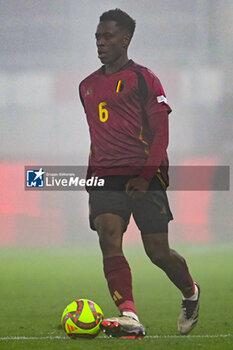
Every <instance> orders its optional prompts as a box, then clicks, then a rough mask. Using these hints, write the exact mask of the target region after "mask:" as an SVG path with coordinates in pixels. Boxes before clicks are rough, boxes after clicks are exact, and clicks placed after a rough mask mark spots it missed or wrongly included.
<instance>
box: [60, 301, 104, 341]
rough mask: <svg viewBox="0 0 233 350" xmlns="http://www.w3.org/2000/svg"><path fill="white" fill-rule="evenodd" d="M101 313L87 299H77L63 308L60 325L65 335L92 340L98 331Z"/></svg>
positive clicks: (94, 304)
mask: <svg viewBox="0 0 233 350" xmlns="http://www.w3.org/2000/svg"><path fill="white" fill-rule="evenodd" d="M102 320H103V312H102V310H101V308H100V307H99V305H97V304H96V303H95V302H94V301H91V300H88V299H77V300H74V301H73V302H72V303H71V304H69V305H67V307H66V308H65V310H64V312H63V314H62V318H61V324H62V327H63V329H64V331H65V332H66V334H67V335H68V336H69V337H71V338H73V339H75V338H94V337H96V336H97V335H98V333H99V331H100V323H101V321H102Z"/></svg>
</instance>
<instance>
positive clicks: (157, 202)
mask: <svg viewBox="0 0 233 350" xmlns="http://www.w3.org/2000/svg"><path fill="white" fill-rule="evenodd" d="M134 30H135V21H134V20H133V19H132V18H131V17H130V16H129V15H128V14H127V13H125V12H123V11H121V10H120V9H114V10H109V11H107V12H105V13H103V14H102V15H101V16H100V21H99V24H98V26H97V31H96V34H95V37H96V45H97V51H98V57H99V59H100V61H101V62H102V64H103V65H102V67H101V68H100V69H98V70H97V71H95V72H94V73H92V74H91V75H89V76H88V77H87V78H86V79H84V80H83V81H82V82H81V84H80V98H81V101H82V104H83V106H84V109H85V113H86V116H87V121H88V124H89V129H90V138H91V150H90V157H89V167H88V173H87V177H88V178H89V177H91V176H98V177H101V178H103V179H104V181H105V183H104V186H103V187H98V188H97V187H95V188H89V190H88V191H89V205H90V226H91V228H92V229H93V230H96V231H97V233H98V236H99V243H100V247H101V250H102V254H103V267H104V274H105V277H106V280H107V283H108V287H109V291H110V293H111V296H112V298H113V300H114V302H115V304H116V306H117V307H118V309H119V312H120V316H119V317H112V318H107V319H105V320H104V321H103V322H102V325H101V328H102V330H103V331H104V332H106V334H107V335H109V336H113V337H130V338H142V337H143V336H145V334H146V329H145V327H144V326H143V325H142V324H141V323H140V322H139V318H138V315H137V311H136V308H135V304H134V299H133V292H132V277H131V271H130V267H129V264H128V262H127V260H126V258H125V256H124V253H123V250H122V238H123V234H124V232H125V231H126V229H127V225H128V223H129V218H130V215H131V214H133V217H134V220H135V222H136V224H137V226H138V228H139V230H140V231H141V236H142V241H143V245H144V248H145V252H146V254H147V255H148V257H149V258H150V260H151V261H152V263H153V264H155V265H156V266H158V267H159V268H161V269H162V270H163V271H164V272H165V273H166V274H167V276H168V278H169V279H170V280H171V282H173V283H174V285H175V286H176V287H177V288H178V289H179V290H180V291H181V293H182V304H181V311H180V315H179V318H178V330H179V332H180V333H181V334H187V333H189V332H190V331H191V330H192V329H193V327H194V326H195V325H196V323H197V320H198V311H199V297H200V288H199V286H198V284H197V283H195V282H194V281H193V279H192V277H191V275H190V273H189V270H188V267H187V265H186V262H185V259H184V258H183V257H181V256H180V255H179V254H178V253H177V252H176V251H174V250H172V249H170V247H169V243H168V223H169V221H170V220H172V219H173V217H172V213H171V211H170V208H169V204H168V200H167V195H166V188H167V186H168V158H167V152H166V149H167V146H168V114H169V113H170V112H171V108H170V107H169V105H168V104H167V99H166V96H165V93H164V90H163V88H162V86H161V83H160V81H159V79H158V78H157V77H156V76H155V75H154V74H153V73H152V72H151V71H150V70H149V69H148V68H146V67H143V66H141V65H139V64H137V63H135V62H134V61H133V60H131V59H128V54H127V50H128V46H129V44H130V41H131V39H132V36H133V34H134Z"/></svg>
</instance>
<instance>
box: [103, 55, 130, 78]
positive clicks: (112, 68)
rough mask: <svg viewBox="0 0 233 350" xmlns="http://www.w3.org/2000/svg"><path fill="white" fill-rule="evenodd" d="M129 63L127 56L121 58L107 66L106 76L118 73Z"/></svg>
mask: <svg viewBox="0 0 233 350" xmlns="http://www.w3.org/2000/svg"><path fill="white" fill-rule="evenodd" d="M128 62H129V59H128V56H127V54H126V55H125V56H121V57H120V58H119V59H118V60H116V61H115V62H113V63H110V64H106V65H105V74H113V73H116V72H118V71H119V70H120V69H121V68H122V67H123V66H124V65H126V64H127V63H128Z"/></svg>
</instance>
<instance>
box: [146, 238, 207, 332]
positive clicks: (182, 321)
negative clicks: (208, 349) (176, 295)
mask: <svg viewBox="0 0 233 350" xmlns="http://www.w3.org/2000/svg"><path fill="white" fill-rule="evenodd" d="M142 239H143V244H144V248H145V251H146V253H147V255H148V257H149V258H150V260H151V261H152V262H153V263H154V264H155V265H157V266H158V267H160V268H161V269H162V270H163V271H164V272H165V273H166V274H167V276H168V277H169V279H170V280H171V281H172V282H173V283H174V284H175V286H176V287H177V288H179V289H180V291H181V293H182V295H183V298H182V305H181V312H180V315H179V318H178V330H179V332H180V333H181V334H188V333H189V332H190V331H191V330H192V329H193V328H194V327H195V325H196V323H197V321H198V312H199V300H200V287H199V286H198V284H197V283H194V282H193V279H192V277H191V275H190V273H189V269H188V266H187V264H186V261H185V259H184V258H183V257H182V256H181V255H179V254H178V253H177V252H176V251H175V250H173V249H170V248H169V244H168V234H167V233H155V234H145V235H143V236H142Z"/></svg>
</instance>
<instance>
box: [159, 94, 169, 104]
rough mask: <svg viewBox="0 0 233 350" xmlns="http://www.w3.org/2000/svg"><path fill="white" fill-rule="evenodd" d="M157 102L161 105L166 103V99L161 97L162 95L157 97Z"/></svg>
mask: <svg viewBox="0 0 233 350" xmlns="http://www.w3.org/2000/svg"><path fill="white" fill-rule="evenodd" d="M157 101H158V103H162V102H165V103H167V99H166V97H165V96H163V95H161V96H157Z"/></svg>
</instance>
